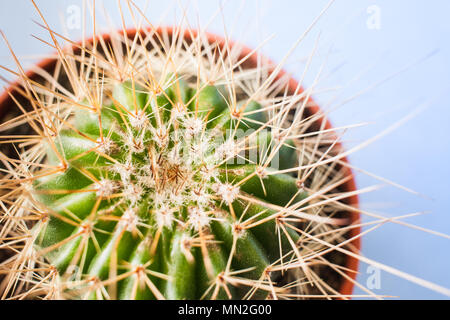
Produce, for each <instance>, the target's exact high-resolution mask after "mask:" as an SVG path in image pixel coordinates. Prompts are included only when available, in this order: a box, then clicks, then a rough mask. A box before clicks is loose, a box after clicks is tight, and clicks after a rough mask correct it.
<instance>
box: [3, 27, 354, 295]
mask: <svg viewBox="0 0 450 320" xmlns="http://www.w3.org/2000/svg"><path fill="white" fill-rule="evenodd" d="M148 30H150V29H148ZM174 30H175V29H174V28H172V27H159V28H157V29H156V33H157V34H159V35H162V34H163V33H166V34H167V35H169V36H171V35H172V34H173V32H174ZM120 32H122V31H120ZM136 32H137V30H136V29H127V36H128V37H129V38H133V37H134V36H135V35H136ZM197 34H198V31H197V30H189V31H188V30H185V31H184V35H183V37H184V39H185V40H186V41H190V40H191V39H192V36H194V37H195V36H196V35H197ZM101 37H102V38H103V39H104V40H105V42H109V41H110V35H109V34H104V35H101ZM206 38H207V40H208V42H209V43H211V44H212V43H216V44H218V45H219V46H220V48H223V47H224V46H225V45H227V44H228V46H230V47H233V46H234V45H236V43H235V42H233V41H230V40H229V41H228V43H227V42H226V41H225V39H224V38H223V37H221V36H218V35H215V34H211V33H206ZM92 42H93V38H90V39H88V40H86V43H92ZM80 44H81V43H80ZM239 47H240V49H241V53H240V57H239V58H240V59H242V58H244V57H245V56H247V55H249V54H250V53H251V52H252V50H251V49H250V48H248V47H245V46H243V45H241V44H239ZM73 50H74V51H75V52H77V51H79V48H76V47H73ZM257 59H258V58H257V53H253V54H251V55H250V56H249V57H248V58H247V60H246V61H245V62H244V63H243V64H242V66H243V67H244V68H245V67H247V68H252V67H256V66H257ZM263 59H264V61H265V62H268V63H269V64H270V65H275V64H274V63H273V62H272V61H270V59H267V58H265V57H263ZM55 64H56V60H55V59H54V58H47V59H44V60H42V61H40V62H39V63H37V65H36V66H38V67H40V68H42V69H44V70H46V71H47V72H49V73H50V74H51V70H52V69H54V67H55ZM26 75H27V76H28V77H29V78H31V79H33V80H36V79H38V78H40V76H39V75H38V74H37V73H35V72H34V71H32V70H30V71H28V72H27V73H26ZM285 75H286V72H285V71H284V70H281V71H280V72H279V74H278V76H277V77H276V80H277V79H279V78H281V77H283V76H285ZM15 86H18V82H15V83H13V84H12V85H11V86H10V87H9V88H8V89H6V90H5V91H4V92H3V93H2V95H1V96H0V121H1V122H3V119H4V118H5V116H6V115H7V114H8V112H10V111H11V110H14V109H16V108H17V107H16V104H15V103H14V101H13V99H11V97H10V94H12V95H14V96H15V97H19V96H20V95H19V94H18V93H17V91H16V90H15V89H14V87H15ZM288 86H289V94H293V93H294V92H295V90H296V88H297V86H298V82H297V81H296V80H295V79H294V78H292V77H289V83H288ZM298 93H301V90H300V92H298ZM308 106H309V107H308V108H307V112H308V113H309V115H312V114H318V113H319V112H320V108H319V106H318V105H317V104H316V103H315V102H314V101H313V100H312V99H309V101H308ZM322 121H325V122H326V123H325V127H324V129H331V128H332V126H331V123H330V122H329V121H328V120H327V119H325V118H319V119H318V120H317V121H316V124H315V126H320V125H321V124H322ZM336 147H338V148H340V147H341V145H340V144H339V143H337V144H336ZM341 160H342V161H343V162H348V160H347V158H345V157H344V158H342V159H341ZM344 170H346V175H351V176H352V178H351V179H350V180H348V181H347V182H346V183H345V184H343V185H341V186H340V188H341V189H342V191H343V192H347V191H355V190H356V183H355V180H354V178H353V174H352V171H351V169H350V168H348V167H345V168H344ZM344 201H345V203H346V204H348V205H351V206H353V207H354V208H355V209H357V208H358V204H359V201H358V196H357V195H353V196H351V197H348V198H346V199H345V200H344ZM348 214H349V217H350V222H351V223H354V224H358V223H359V220H360V214H359V212H358V211H357V210H353V211H350V212H348ZM360 233H361V228H360V227H355V228H352V229H350V231H349V232H348V233H347V234H348V238H354V237H356V238H355V239H353V240H352V241H351V245H352V246H353V247H354V248H355V250H356V252H357V251H359V250H360V248H361V240H360V237H358V235H359V234H360ZM358 263H359V261H358V259H356V258H354V257H352V256H346V262H345V265H344V266H345V267H346V268H347V269H349V270H351V271H344V272H345V273H346V275H347V276H348V277H349V278H350V279H352V280H355V278H356V274H357V271H358ZM341 279H342V280H341V285H340V288H339V292H340V294H342V295H345V296H346V295H351V294H352V292H353V287H354V283H353V282H352V281H350V280H348V279H345V278H343V277H341Z"/></svg>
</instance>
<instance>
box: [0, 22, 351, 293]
mask: <svg viewBox="0 0 450 320" xmlns="http://www.w3.org/2000/svg"><path fill="white" fill-rule="evenodd" d="M214 39H215V40H214ZM55 46H56V47H58V48H59V46H57V45H55ZM71 46H72V47H71V49H69V50H59V51H58V58H57V59H56V60H54V64H53V66H52V67H51V70H50V71H49V69H48V68H46V67H45V68H41V69H40V70H39V72H38V74H39V77H40V78H39V77H38V76H36V75H34V76H29V74H28V75H25V74H22V80H23V82H22V84H21V85H20V86H16V87H15V90H16V91H15V94H19V95H21V96H22V98H25V102H23V101H22V100H20V99H15V100H14V101H15V103H16V104H17V105H18V106H19V108H20V110H22V111H23V112H24V116H20V117H18V118H17V119H15V120H14V121H10V122H6V123H4V124H3V126H10V127H11V128H15V127H17V125H21V124H22V123H26V124H27V125H28V127H29V128H30V130H31V132H32V134H29V135H28V136H22V135H21V136H18V135H17V136H15V137H17V139H18V140H15V139H16V138H14V139H12V138H11V137H10V139H12V140H11V142H12V143H16V142H17V143H22V144H21V145H20V147H21V148H22V152H21V154H20V159H19V160H15V159H12V158H11V159H10V160H9V163H10V164H14V167H15V169H14V172H13V173H12V174H11V175H9V176H7V177H6V178H5V179H6V180H7V181H8V183H7V184H5V188H4V189H3V190H2V192H4V193H5V192H6V196H4V199H6V200H5V201H7V203H8V204H11V206H10V208H9V209H8V212H11V215H14V217H15V218H14V219H10V220H7V223H6V224H5V226H4V227H3V229H2V230H3V231H2V234H5V235H6V234H8V235H11V237H10V239H11V240H10V242H8V246H7V248H12V247H13V246H16V244H19V246H20V247H21V249H20V250H17V253H16V254H15V255H13V257H12V258H10V259H9V260H6V262H4V263H3V264H2V265H3V266H6V268H7V269H8V270H10V271H11V270H15V271H14V272H9V273H8V275H7V276H6V277H5V278H4V279H3V280H2V282H1V286H0V291H2V292H3V297H7V296H8V295H9V296H10V297H22V298H23V297H27V298H30V297H35V296H37V297H44V298H57V299H59V298H68V299H266V298H272V299H277V298H302V297H316V296H317V297H328V298H329V297H340V296H341V293H340V291H339V290H340V285H341V282H342V279H343V278H342V277H345V278H347V279H351V278H352V277H353V278H354V274H353V273H350V272H351V270H349V269H348V268H355V265H353V266H350V267H348V265H347V264H346V260H345V259H346V258H345V255H344V254H343V253H339V252H336V251H335V248H339V246H340V247H343V248H347V246H348V250H351V252H356V251H357V246H358V245H357V242H354V239H357V238H358V233H357V232H356V234H355V231H357V230H358V225H355V226H351V223H352V217H353V219H354V216H352V213H351V212H355V211H357V209H355V208H353V207H352V204H354V203H351V202H346V200H345V199H348V198H350V197H355V195H356V194H357V193H355V192H353V190H348V187H344V188H343V186H344V185H345V184H346V183H347V182H348V181H350V180H351V179H352V177H351V175H349V171H348V169H347V168H346V167H345V166H343V165H342V164H343V163H345V161H344V160H343V157H344V156H343V155H341V154H340V151H341V149H340V146H339V144H338V143H337V139H336V136H335V134H334V132H333V131H332V130H331V129H330V128H329V127H328V124H327V122H326V119H325V116H324V114H323V113H320V112H317V111H314V112H311V111H310V109H309V108H311V107H314V104H313V103H312V102H311V100H310V95H311V90H306V91H303V90H302V89H301V88H300V86H297V87H294V88H293V89H292V87H288V86H289V81H288V80H289V79H288V78H286V76H283V75H282V74H281V73H280V69H277V68H275V67H274V66H273V65H271V64H270V63H268V62H267V61H264V62H262V61H263V59H262V58H261V57H259V58H255V57H256V55H255V54H252V53H251V52H249V51H247V53H244V52H246V51H245V50H246V49H245V50H244V51H240V50H242V48H240V49H239V46H238V45H233V46H232V45H229V44H228V43H226V42H224V41H221V40H220V39H219V40H217V38H211V37H209V39H207V40H205V34H203V33H195V32H192V31H183V30H181V29H174V30H172V29H154V28H149V29H145V30H138V31H137V32H135V31H132V32H128V33H126V32H123V33H122V32H121V31H120V32H118V33H115V32H112V33H111V34H110V35H109V36H108V37H99V38H95V39H93V40H91V41H87V42H86V43H85V44H83V45H80V44H73V43H72V44H71ZM249 57H252V58H251V59H254V60H253V61H259V62H257V63H256V65H253V66H251V64H250V66H249V65H246V64H247V63H248V61H247V60H248V59H249ZM16 164H18V165H16ZM11 189H12V190H14V191H12V192H9V191H8V192H7V191H5V190H11ZM5 203H6V202H5ZM349 231H350V233H349ZM352 232H353V233H352ZM349 234H350V235H351V236H349ZM8 237H9V236H8ZM350 237H354V238H353V239H350ZM5 239H6V237H5ZM8 239H9V238H8ZM343 242H345V243H343ZM355 245H356V246H355ZM341 250H343V249H341ZM346 250H347V249H346ZM330 254H331V256H330ZM342 297H344V298H346V297H347V296H342Z"/></svg>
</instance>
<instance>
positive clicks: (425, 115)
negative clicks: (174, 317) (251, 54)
mask: <svg viewBox="0 0 450 320" xmlns="http://www.w3.org/2000/svg"><path fill="white" fill-rule="evenodd" d="M327 2H328V1H326V0H325V1H324V0H315V1H304V0H303V1H299V0H296V1H286V0H277V1H270V0H269V1H235V0H229V1H225V2H223V4H222V6H223V11H222V12H223V13H222V14H221V13H220V11H217V10H218V8H219V7H220V3H219V2H216V1H208V0H199V1H192V2H190V3H188V2H186V1H179V2H178V1H167V2H166V1H156V0H152V1H149V5H148V9H147V10H146V14H147V16H148V17H149V18H150V20H151V21H152V22H153V23H155V24H157V23H158V22H159V21H160V20H161V17H162V16H164V17H163V19H162V21H164V24H173V23H174V21H179V19H180V18H181V17H182V14H183V12H182V10H181V9H180V4H181V6H186V10H187V11H186V16H187V19H188V21H189V25H190V26H191V27H196V26H197V25H198V21H200V25H201V26H205V25H206V23H207V22H208V21H209V20H211V17H212V16H213V14H214V13H218V14H217V15H216V16H215V17H214V18H213V19H212V21H211V23H210V25H209V26H208V30H209V31H212V32H216V33H219V34H224V26H225V27H226V30H227V33H228V34H229V36H230V37H231V38H232V39H234V40H239V41H241V42H243V43H245V44H247V45H249V46H251V47H255V46H257V45H258V44H259V43H261V42H262V40H264V39H266V38H267V37H269V36H271V35H274V37H273V38H271V40H270V41H269V42H268V43H267V44H266V45H264V47H262V48H261V51H262V52H263V53H264V54H265V55H267V56H269V57H270V58H272V59H273V60H275V61H281V59H282V58H283V56H284V55H285V53H286V52H287V51H288V50H289V49H290V47H291V46H292V44H293V43H294V42H295V41H296V39H297V38H298V37H299V36H300V35H301V34H302V33H303V32H304V31H305V30H306V28H307V27H308V26H309V24H310V23H311V22H312V21H313V20H314V18H315V17H316V16H317V15H318V14H319V13H320V11H321V10H322V8H324V7H325V5H326V4H327ZM37 3H38V5H39V7H40V9H41V10H42V12H43V14H44V16H45V17H46V19H47V20H48V22H49V24H50V26H51V27H52V28H54V29H55V30H57V31H62V30H63V27H62V26H64V25H67V21H68V20H67V17H68V12H67V10H68V8H69V7H70V5H78V6H80V5H81V3H82V2H81V1H78V0H71V1H50V0H40V1H39V0H37ZM136 3H137V4H139V5H140V6H141V7H144V6H145V1H137V0H136ZM103 5H104V7H105V8H106V10H107V11H110V12H111V16H112V18H113V19H112V20H113V21H114V23H115V24H116V25H117V26H120V16H119V11H118V9H117V2H116V1H103ZM373 5H375V6H376V7H375V8H376V10H377V12H378V13H379V17H380V20H379V22H380V24H379V27H380V28H379V29H371V28H369V27H368V26H367V21H368V19H369V22H370V21H371V20H370V19H371V18H373V14H374V13H373V11H371V12H368V11H367V10H368V8H369V7H370V6H373ZM97 7H98V10H99V17H98V18H99V20H98V25H99V26H104V25H105V22H104V21H105V20H104V19H102V15H101V11H103V9H102V5H101V2H98V5H97ZM122 7H123V9H124V11H125V12H128V9H127V7H126V4H125V3H123V4H122ZM174 12H176V13H174ZM449 13H450V1H447V0H440V1H438V0H435V1H407V0H396V1H391V0H384V1H374V0H372V1H366V0H341V1H339V0H337V1H335V3H333V5H332V6H331V8H330V9H329V10H328V11H327V12H326V13H325V15H324V16H323V17H322V18H321V19H320V21H319V22H318V23H317V25H316V26H315V27H314V28H313V30H312V31H311V32H310V33H309V34H308V35H307V37H306V38H305V39H304V41H303V42H302V43H301V44H300V45H299V47H298V48H297V49H296V50H295V51H294V53H293V54H292V56H291V58H290V59H289V60H288V62H287V64H286V66H285V69H287V70H288V71H289V72H291V73H292V74H293V75H294V77H296V78H297V79H298V78H300V77H301V75H302V72H303V68H304V64H303V62H304V59H305V58H306V57H307V56H308V55H309V54H310V52H311V50H312V48H313V45H314V43H315V42H316V40H317V39H318V36H319V35H320V38H319V40H318V43H319V46H318V50H317V52H316V54H315V57H314V59H313V62H312V65H311V67H310V70H309V72H308V73H307V76H306V78H305V84H306V86H307V85H308V84H311V83H312V82H313V80H314V78H315V76H316V74H317V72H318V70H319V68H320V67H321V66H322V64H323V63H325V67H324V71H323V73H322V79H321V81H320V83H319V86H318V89H321V90H324V91H323V92H324V93H321V94H317V95H315V99H316V100H317V101H318V102H319V103H320V104H321V105H322V106H324V108H325V109H327V110H329V109H330V108H332V107H335V106H338V105H340V106H339V107H338V108H336V109H335V110H334V111H333V112H332V113H331V114H330V119H331V121H332V123H333V125H334V126H342V125H348V124H353V123H360V122H369V124H368V125H366V126H364V127H361V128H356V129H351V130H349V131H348V132H347V133H346V134H345V136H344V144H345V147H346V148H347V149H348V148H350V147H352V146H354V145H357V144H359V143H361V142H363V141H364V140H365V139H368V138H370V137H372V136H374V135H376V134H377V133H379V132H381V131H382V130H383V129H385V128H387V127H389V126H390V125H391V124H393V123H395V122H396V121H398V120H400V119H401V118H403V117H404V116H406V115H408V114H409V113H411V112H412V111H413V110H414V109H415V108H417V107H418V106H420V105H421V104H426V105H427V106H428V107H427V108H426V109H425V110H424V111H422V112H421V113H420V114H419V115H418V116H416V117H415V118H413V119H412V120H410V121H409V122H407V123H406V124H404V125H402V126H401V127H400V128H398V129H397V130H395V131H394V132H392V133H390V134H389V135H387V136H385V137H383V138H382V139H380V140H377V141H376V142H374V143H372V144H371V145H369V146H367V147H366V148H364V149H362V150H360V151H358V152H357V153H354V154H352V155H351V156H350V161H351V163H352V164H353V165H355V166H357V167H360V168H362V169H364V170H367V171H370V172H372V173H374V174H376V175H379V176H382V177H385V178H388V179H390V180H393V181H395V182H397V183H399V184H401V185H403V186H405V187H408V188H411V189H413V190H415V191H417V192H419V193H421V194H422V195H424V197H423V196H417V195H414V194H410V193H408V192H405V191H403V190H399V189H397V188H394V187H392V186H389V185H386V184H384V187H383V188H382V189H381V190H378V191H376V192H373V193H370V194H366V195H363V196H361V203H362V207H363V209H366V210H368V211H372V212H378V213H381V214H383V215H385V216H396V215H402V214H407V213H412V212H419V211H426V212H427V213H426V214H424V215H421V216H419V217H414V218H408V219H407V220H406V221H407V222H409V223H413V224H416V225H420V226H422V227H424V228H430V229H433V230H436V231H439V232H442V233H445V234H450V212H449V211H450V204H449V201H448V198H449V192H450V168H449V165H448V164H449V161H448V158H449V156H450V126H449V121H450V109H449V108H450V104H449V102H450V90H449V89H450V59H449V58H450V41H449V40H450V20H449V19H448V15H449ZM128 18H129V17H128V15H127V21H128V22H129V19H128ZM33 20H35V21H40V18H39V16H38V14H37V12H36V10H35V9H34V8H33V6H32V4H31V2H29V1H27V0H15V1H1V2H0V29H1V30H3V31H4V32H5V34H6V36H7V38H8V40H9V41H10V43H11V45H12V47H13V48H14V50H15V52H16V54H17V55H18V56H19V57H20V59H21V61H22V62H23V65H24V66H25V67H29V66H30V65H31V64H32V63H33V62H35V61H37V60H38V59H39V58H41V57H43V55H45V54H47V53H49V52H52V50H51V49H50V48H48V47H46V46H45V45H44V44H42V43H41V42H39V41H38V40H36V39H34V38H32V37H31V34H33V35H37V36H39V37H42V38H44V39H46V40H48V39H49V37H48V35H47V34H46V33H45V31H43V30H42V29H41V28H40V27H38V26H37V25H36V24H35V23H34V22H33ZM128 24H129V23H128ZM129 25H130V24H129ZM90 30H92V28H90V27H89V28H88V31H87V33H88V34H89V33H90ZM69 34H70V36H71V38H72V39H75V40H77V39H80V37H81V29H72V30H69ZM302 59H303V60H302ZM0 64H2V65H5V66H8V67H13V66H14V63H13V60H12V59H11V58H10V54H9V53H8V49H7V47H6V45H5V44H4V43H2V44H1V45H0ZM394 74H396V75H395V76H394V77H392V75H394ZM0 75H2V76H3V77H6V78H8V79H11V76H10V75H8V74H7V73H6V72H4V71H3V70H2V71H1V72H0ZM366 88H370V90H365V89H366ZM328 89H333V90H332V91H329V90H328ZM327 90H328V91H327ZM361 91H363V94H361V95H358V96H357V97H356V98H355V99H353V100H350V101H348V102H346V103H342V102H345V101H346V100H348V98H351V97H353V96H354V95H355V94H358V93H359V92H361ZM332 99H334V100H332ZM330 100H332V101H333V103H332V104H329V102H330ZM356 178H357V184H358V186H359V187H361V188H362V187H366V186H370V185H373V184H378V183H379V181H377V180H374V179H373V178H370V177H368V176H366V175H363V174H357V175H356ZM449 244H450V242H449V240H448V239H445V238H441V237H438V236H435V235H430V234H427V233H424V232H421V231H417V230H412V229H409V228H406V227H404V226H400V225H396V224H387V225H384V226H382V227H381V228H379V229H377V230H376V231H374V232H372V233H370V234H368V235H366V236H365V237H364V238H363V247H362V252H363V254H364V255H365V256H367V257H369V258H371V259H374V260H376V261H379V262H382V263H385V264H387V265H390V266H393V267H395V268H398V269H400V270H403V271H405V272H408V273H411V274H413V275H415V276H418V277H422V278H424V279H427V280H429V281H432V282H435V283H438V284H440V285H442V286H444V287H447V288H450V276H449V274H448V272H449V271H450V250H449ZM368 276H369V274H368V273H367V265H365V264H362V265H361V268H360V274H359V275H358V281H359V282H360V283H362V284H365V283H366V280H367V278H368ZM373 291H374V292H375V293H377V294H388V295H394V296H399V297H401V298H405V299H433V298H438V299H440V298H445V297H443V296H442V295H440V294H437V293H434V292H432V291H430V290H428V289H425V288H421V287H420V286H417V285H415V284H412V283H409V282H408V281H405V280H402V279H400V278H398V277H396V276H392V275H390V274H388V273H386V272H383V271H382V272H381V288H380V289H379V290H373ZM354 293H355V294H362V292H361V291H360V290H358V289H356V290H355V292H354Z"/></svg>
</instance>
